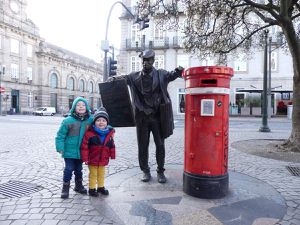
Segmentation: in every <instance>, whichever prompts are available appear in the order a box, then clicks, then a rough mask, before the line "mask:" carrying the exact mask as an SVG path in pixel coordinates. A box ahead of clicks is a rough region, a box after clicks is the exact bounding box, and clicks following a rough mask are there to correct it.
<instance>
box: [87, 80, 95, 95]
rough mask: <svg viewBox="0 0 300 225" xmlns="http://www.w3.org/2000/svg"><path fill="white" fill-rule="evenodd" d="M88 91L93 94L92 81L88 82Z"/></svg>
mask: <svg viewBox="0 0 300 225" xmlns="http://www.w3.org/2000/svg"><path fill="white" fill-rule="evenodd" d="M88 90H89V93H90V94H92V93H93V92H94V84H93V82H92V81H90V82H89V86H88Z"/></svg>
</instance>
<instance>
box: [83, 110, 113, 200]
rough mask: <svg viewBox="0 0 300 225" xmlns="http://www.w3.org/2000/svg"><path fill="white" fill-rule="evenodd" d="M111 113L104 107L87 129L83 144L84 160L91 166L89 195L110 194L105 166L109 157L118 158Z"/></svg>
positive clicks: (97, 112) (96, 113) (98, 111)
mask: <svg viewBox="0 0 300 225" xmlns="http://www.w3.org/2000/svg"><path fill="white" fill-rule="evenodd" d="M108 123H109V115H108V114H107V112H106V109H105V108H104V107H101V108H100V109H98V110H97V111H96V112H95V114H94V119H93V123H92V125H91V126H90V127H89V128H88V130H87V131H86V133H85V135H84V138H83V141H82V144H81V157H82V161H83V162H84V163H85V164H87V165H88V167H89V195H91V196H94V197H97V196H98V193H101V194H103V195H108V194H109V192H108V190H107V189H106V188H105V187H104V176H105V166H106V165H108V163H109V158H111V159H115V158H116V151H115V144H114V139H113V136H114V133H115V130H114V129H113V128H112V127H111V126H110V125H108Z"/></svg>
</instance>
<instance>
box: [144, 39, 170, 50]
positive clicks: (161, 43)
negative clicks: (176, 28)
mask: <svg viewBox="0 0 300 225" xmlns="http://www.w3.org/2000/svg"><path fill="white" fill-rule="evenodd" d="M149 47H150V48H153V49H167V48H169V38H168V37H164V38H158V39H155V38H154V39H153V40H150V41H149Z"/></svg>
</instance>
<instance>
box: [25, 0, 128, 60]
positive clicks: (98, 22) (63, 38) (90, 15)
mask: <svg viewBox="0 0 300 225" xmlns="http://www.w3.org/2000/svg"><path fill="white" fill-rule="evenodd" d="M116 1H117V0H27V11H26V12H27V17H28V18H29V19H31V20H32V21H33V22H34V23H35V24H36V25H37V26H38V27H39V29H40V35H41V37H43V38H45V39H46V41H47V42H50V43H52V44H54V45H57V46H60V47H63V48H65V49H68V50H70V51H73V52H75V53H78V54H81V55H84V56H86V57H89V58H91V59H93V60H95V61H97V62H99V61H100V58H101V55H103V51H102V50H101V40H104V39H105V30H106V21H107V17H108V13H109V10H110V8H111V6H112V5H113V3H114V2H116ZM121 11H122V6H121V4H117V5H115V7H114V8H113V11H112V14H111V17H110V25H109V30H108V39H109V43H110V45H114V46H115V47H116V48H119V46H120V29H121V27H120V20H119V16H120V14H121Z"/></svg>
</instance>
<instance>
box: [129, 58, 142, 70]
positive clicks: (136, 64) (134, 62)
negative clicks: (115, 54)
mask: <svg viewBox="0 0 300 225" xmlns="http://www.w3.org/2000/svg"><path fill="white" fill-rule="evenodd" d="M141 68H142V61H141V58H140V57H137V56H132V57H131V72H136V71H139V70H141Z"/></svg>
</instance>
